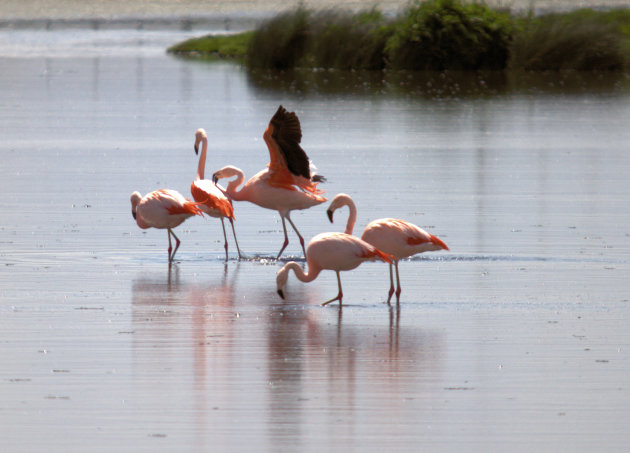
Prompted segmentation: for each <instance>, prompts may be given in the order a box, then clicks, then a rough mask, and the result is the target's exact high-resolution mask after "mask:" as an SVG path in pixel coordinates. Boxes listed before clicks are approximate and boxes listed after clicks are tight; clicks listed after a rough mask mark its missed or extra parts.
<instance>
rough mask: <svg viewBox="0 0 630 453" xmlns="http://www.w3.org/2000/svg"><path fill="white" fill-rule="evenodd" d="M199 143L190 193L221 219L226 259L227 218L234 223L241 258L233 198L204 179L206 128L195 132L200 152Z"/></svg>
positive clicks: (239, 252) (211, 213)
mask: <svg viewBox="0 0 630 453" xmlns="http://www.w3.org/2000/svg"><path fill="white" fill-rule="evenodd" d="M199 143H201V154H200V155H199V164H198V165H197V177H196V178H195V180H194V181H193V182H192V184H191V185H190V193H191V194H192V196H193V198H194V199H195V201H197V202H198V203H199V208H200V209H201V210H202V211H203V212H205V213H206V214H208V215H209V216H211V217H215V218H219V219H221V227H222V228H223V239H224V240H225V243H224V244H225V245H224V248H225V260H226V261H227V259H228V241H227V234H226V233H225V222H224V220H223V219H225V218H227V219H228V220H229V222H230V225H232V234H233V235H234V242H235V243H236V250H237V251H238V257H239V259H240V258H241V249H240V248H239V246H238V240H237V239H236V230H235V229H234V208H233V207H232V200H230V198H229V197H228V196H227V195H226V194H225V191H224V190H223V188H221V187H220V186H219V185H217V184H216V183H215V182H214V181H210V180H208V179H204V174H205V168H206V155H207V152H208V135H207V134H206V131H205V130H204V129H197V131H196V132H195V153H198V152H199Z"/></svg>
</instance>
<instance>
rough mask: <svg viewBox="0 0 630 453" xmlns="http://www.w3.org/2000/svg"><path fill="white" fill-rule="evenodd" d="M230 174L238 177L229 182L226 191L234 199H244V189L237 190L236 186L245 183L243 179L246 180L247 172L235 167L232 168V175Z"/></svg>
mask: <svg viewBox="0 0 630 453" xmlns="http://www.w3.org/2000/svg"><path fill="white" fill-rule="evenodd" d="M230 176H236V178H234V179H233V180H231V181H230V182H228V185H227V188H226V189H225V191H226V192H227V194H228V195H229V196H230V197H231V198H232V199H233V200H236V201H243V200H244V199H245V196H244V194H243V193H242V192H243V190H242V189H241V190H240V191H237V190H236V188H237V187H238V186H240V185H241V184H243V181H245V173H243V171H242V170H240V169H238V168H234V169H233V170H232V175H230Z"/></svg>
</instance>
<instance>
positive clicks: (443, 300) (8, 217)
mask: <svg viewBox="0 0 630 453" xmlns="http://www.w3.org/2000/svg"><path fill="white" fill-rule="evenodd" d="M2 33H3V35H2V38H3V39H2V40H0V42H1V43H3V44H2V45H0V67H2V68H3V69H2V71H0V135H1V136H2V137H3V140H2V142H1V143H0V157H1V162H2V164H1V165H2V166H1V167H0V174H1V177H0V193H2V194H3V195H2V199H1V201H0V212H2V222H1V225H0V357H2V362H1V363H2V365H1V366H0V426H2V436H0V450H1V451H3V452H23V451H24V452H27V451H28V452H30V451H43V450H45V451H50V452H75V451H76V452H91V451H94V452H97V451H99V452H100V451H111V450H114V449H122V450H124V451H134V452H135V451H152V452H155V451H191V452H192V451H194V452H198V451H205V450H212V451H252V450H256V451H300V452H303V451H307V452H308V451H313V452H320V451H326V450H333V449H335V450H341V451H382V450H384V449H387V450H388V451H418V450H423V451H523V452H529V451H532V450H535V451H550V452H551V451H554V452H556V451H572V452H580V451H585V452H586V451H623V450H624V449H626V448H627V445H628V441H629V440H630V437H629V436H630V435H629V434H628V430H627V421H628V419H629V417H630V388H629V387H628V384H627V382H628V370H629V369H630V355H629V353H628V351H629V347H630V346H629V345H630V330H629V329H628V319H629V315H630V306H629V303H630V299H629V296H628V294H630V283H628V279H627V276H628V272H629V271H630V261H629V259H628V256H630V212H629V211H628V209H627V202H628V200H629V199H630V186H628V184H627V181H628V178H629V176H630V154H628V153H627V144H628V143H629V142H630V132H629V129H628V128H627V124H628V120H629V119H630V110H629V109H628V105H630V104H629V103H628V100H629V99H630V87H629V86H628V82H627V81H626V80H625V78H623V77H621V78H615V77H612V78H605V77H604V78H602V77H596V78H591V79H589V78H588V77H585V78H584V79H581V80H579V81H578V82H576V84H575V85H572V84H571V83H570V81H569V80H566V81H562V83H558V81H557V80H556V81H555V82H554V81H549V80H547V81H545V82H544V83H539V84H538V85H531V86H526V87H525V86H523V85H520V84H519V83H514V82H506V83H505V85H504V86H502V87H500V88H499V89H498V90H497V91H496V94H492V93H491V92H490V91H488V92H484V93H482V94H476V95H466V94H465V93H464V94H462V95H461V96H455V97H452V96H451V97H448V96H447V97H440V96H437V97H436V96H435V95H434V94H435V93H436V91H429V92H421V91H420V90H416V91H404V90H402V89H401V90H396V89H394V88H393V87H392V86H391V85H387V84H386V85H379V86H377V87H376V88H375V89H373V90H372V89H369V88H367V87H366V86H365V85H363V84H362V83H358V84H356V85H353V88H352V89H350V90H349V91H347V90H346V91H339V90H338V89H336V88H335V86H333V85H334V83H333V82H334V78H333V77H332V76H328V77H325V76H324V77H322V78H319V79H317V83H316V86H314V87H313V82H312V81H311V80H308V79H307V80H306V81H305V82H303V83H304V84H303V85H302V86H301V88H302V89H296V86H295V84H290V83H289V84H286V85H283V84H282V83H281V81H280V80H275V81H272V82H269V83H261V82H260V81H258V80H252V79H251V78H249V77H248V75H247V74H246V73H245V72H244V71H243V70H242V69H240V68H238V67H236V66H233V65H230V64H223V63H219V64H212V65H208V64H200V63H196V62H188V61H184V60H177V59H173V58H169V57H167V56H166V55H164V52H163V49H164V47H165V43H167V42H168V41H170V40H178V39H180V38H181V36H182V35H184V34H185V33H186V32H183V31H182V32H169V31H164V32H156V33H153V32H148V31H142V30H134V31H133V33H131V34H129V32H128V31H119V32H112V31H107V32H105V31H83V32H72V33H61V32H54V33H53V34H49V35H43V34H40V33H42V32H32V33H27V34H19V33H18V34H16V33H11V32H6V31H5V32H2ZM44 38H45V39H44ZM76 43H81V46H82V47H81V48H80V51H78V54H77V50H76V48H75V47H74V46H75V45H76ZM20 46H22V47H20ZM24 46H26V47H29V48H31V49H34V50H32V51H31V53H30V54H28V55H26V56H24V53H19V52H16V51H15V49H16V48H18V47H19V48H21V49H23V48H24ZM73 49H74V50H73ZM73 52H74V53H73ZM20 55H21V56H20ZM433 83H435V82H433ZM521 83H522V82H521ZM426 85H427V84H426V83H424V84H423V86H425V87H426ZM464 85H465V84H464V82H463V81H462V82H461V84H460V86H464ZM309 87H311V88H309ZM432 93H433V94H432ZM281 103H282V104H283V105H285V106H286V107H287V108H289V109H290V110H296V111H297V112H298V115H299V116H300V119H301V121H302V126H303V133H304V139H303V145H304V147H305V149H306V150H307V152H308V153H309V156H310V157H311V158H312V159H313V161H314V163H315V164H316V165H317V166H318V168H319V170H320V171H321V173H322V174H324V175H326V176H327V177H328V182H327V183H326V184H325V186H324V188H325V189H326V191H327V194H328V195H329V196H331V197H332V196H333V195H334V194H336V193H338V192H342V191H343V192H347V193H350V194H351V195H353V197H354V198H355V201H356V202H357V205H358V207H359V221H358V224H357V229H359V230H360V229H361V228H362V227H363V226H364V225H365V224H367V222H368V221H369V220H372V219H375V218H378V217H383V216H397V217H401V218H405V219H408V220H410V221H413V222H414V223H417V224H418V225H420V226H422V227H423V228H425V229H427V230H428V231H430V232H431V233H433V234H436V235H437V236H439V237H440V238H442V239H443V240H444V241H445V242H446V243H447V244H448V245H449V246H450V247H451V252H448V253H433V254H425V256H423V257H418V258H414V259H413V260H408V261H405V262H403V263H402V264H401V277H402V279H403V293H402V298H401V304H400V306H399V307H396V306H393V307H388V306H387V305H386V304H385V303H384V300H385V298H386V294H387V289H388V276H387V268H386V267H385V266H382V265H379V264H377V263H368V264H365V265H363V266H361V267H360V268H358V269H357V270H356V271H353V272H349V273H345V274H344V275H343V277H342V278H343V284H344V294H345V298H344V306H343V308H342V309H339V307H338V306H336V305H331V306H327V307H321V306H319V303H320V302H322V301H323V300H326V299H328V298H330V297H332V296H333V295H334V294H335V293H336V290H337V283H336V279H335V276H334V274H332V273H330V272H328V273H326V272H324V273H322V274H321V276H320V277H319V278H318V279H317V280H316V281H315V282H313V283H310V284H302V283H300V282H297V281H296V280H295V279H294V278H291V280H290V281H289V285H288V287H287V290H286V294H287V300H286V301H282V300H281V299H279V298H278V296H277V294H276V288H275V273H276V271H277V270H278V269H279V267H280V266H281V265H282V262H280V263H278V262H275V261H274V260H273V259H272V258H273V256H274V255H275V253H276V252H277V250H278V249H279V247H280V245H281V242H282V228H281V224H280V221H279V218H278V215H277V214H275V213H273V212H268V211H265V210H262V209H260V208H257V207H255V206H251V205H249V204H246V203H240V204H237V206H236V216H237V223H236V228H237V233H238V235H239V241H240V244H241V247H242V249H243V251H244V252H245V253H246V254H247V255H249V256H250V257H251V258H252V259H250V260H245V261H242V262H237V261H236V260H235V259H234V258H235V253H234V248H233V245H232V242H231V243H230V246H231V249H230V250H231V259H230V261H229V262H228V263H227V264H225V263H224V262H223V239H222V233H221V227H220V225H219V223H218V221H216V220H214V219H198V218H196V219H191V220H189V221H188V222H186V223H185V224H184V225H182V226H181V227H179V228H178V229H177V233H178V235H179V237H180V238H181V239H182V245H181V247H180V250H179V251H178V255H177V263H176V264H174V265H173V266H171V267H170V268H169V266H168V264H167V252H166V247H167V238H166V233H165V232H164V231H157V230H147V231H142V230H140V229H139V228H137V226H136V225H135V223H134V221H133V219H132V217H131V212H130V204H129V194H130V193H131V192H132V191H133V190H140V191H141V192H143V193H146V192H148V191H151V190H154V189H157V188H159V187H170V188H174V189H177V190H179V191H181V192H182V193H187V191H188V187H189V185H190V182H191V180H192V178H193V177H194V173H195V169H196V165H197V156H195V154H194V152H193V149H192V145H193V133H194V130H195V129H196V128H197V127H205V128H206V129H207V130H208V131H209V133H210V136H211V141H210V148H209V156H208V164H207V166H208V172H210V171H212V170H213V169H216V168H219V167H221V166H223V165H227V164H234V165H237V166H240V167H241V168H243V169H244V171H245V173H246V175H253V174H254V172H255V171H257V170H259V169H261V168H262V167H263V166H264V165H265V164H266V162H267V160H266V159H267V157H268V155H267V151H266V149H265V147H264V144H263V142H262V132H263V130H264V128H265V126H266V124H267V122H268V120H269V117H270V115H271V114H272V113H273V112H274V111H275V109H276V108H277V106H278V104H281ZM325 207H326V206H321V207H317V208H313V209H311V210H308V211H305V212H301V213H296V214H295V215H294V216H293V219H294V221H295V222H296V224H297V225H298V227H299V228H300V230H301V231H302V233H303V234H304V236H305V237H306V238H310V237H312V236H314V235H315V234H317V233H319V232H322V231H340V230H342V228H343V220H344V215H343V214H342V212H340V213H339V215H338V216H337V217H336V221H335V224H333V225H331V224H330V223H329V222H328V220H327V218H326V215H325ZM290 239H291V244H290V246H289V248H288V250H287V251H288V254H287V259H297V260H301V259H302V257H301V252H300V248H299V245H298V243H297V240H296V238H295V236H291V237H290Z"/></svg>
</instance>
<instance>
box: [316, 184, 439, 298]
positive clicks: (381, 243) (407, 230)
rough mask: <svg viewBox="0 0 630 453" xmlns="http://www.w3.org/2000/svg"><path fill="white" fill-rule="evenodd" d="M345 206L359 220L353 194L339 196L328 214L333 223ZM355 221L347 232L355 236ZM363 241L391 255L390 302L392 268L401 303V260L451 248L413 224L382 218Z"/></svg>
mask: <svg viewBox="0 0 630 453" xmlns="http://www.w3.org/2000/svg"><path fill="white" fill-rule="evenodd" d="M342 206H348V208H349V209H350V218H351V219H353V220H356V217H357V208H356V206H355V204H354V202H353V201H352V198H350V196H349V195H346V194H339V195H337V196H336V197H335V198H334V199H333V201H332V202H331V203H330V207H329V208H328V210H327V211H326V212H327V214H328V218H329V219H330V221H331V222H332V220H333V212H335V210H336V209H339V208H340V207H342ZM353 228H354V221H353V222H352V224H351V223H350V222H348V225H347V226H346V233H347V234H352V230H353ZM361 239H363V240H364V241H365V242H367V243H369V244H372V245H373V246H374V247H376V248H378V249H379V250H381V251H383V252H385V253H388V254H390V255H391V256H392V257H393V262H391V263H389V281H390V288H389V296H388V298H387V303H389V301H390V300H391V298H392V295H393V294H394V277H393V272H392V265H393V267H394V268H395V269H396V301H397V302H398V301H400V293H401V291H402V290H401V286H400V276H399V274H398V261H400V260H401V259H403V258H407V257H409V256H412V255H416V254H418V253H423V252H429V251H436V250H449V248H448V246H447V245H446V244H445V243H444V242H443V241H442V240H441V239H439V238H437V237H435V236H433V235H432V234H430V233H427V232H426V231H425V230H423V229H422V228H420V227H419V226H417V225H414V224H413V223H410V222H406V221H404V220H400V219H389V218H388V219H378V220H374V221H373V222H370V223H369V224H368V225H367V226H366V227H365V230H363V234H362V235H361Z"/></svg>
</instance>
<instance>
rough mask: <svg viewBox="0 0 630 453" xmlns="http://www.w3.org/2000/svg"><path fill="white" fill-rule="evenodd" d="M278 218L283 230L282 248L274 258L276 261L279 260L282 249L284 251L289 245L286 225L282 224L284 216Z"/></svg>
mask: <svg viewBox="0 0 630 453" xmlns="http://www.w3.org/2000/svg"><path fill="white" fill-rule="evenodd" d="M280 218H281V219H282V229H283V230H284V244H282V248H281V249H280V252H279V253H278V256H276V259H277V260H278V259H280V255H282V252H284V249H286V248H287V245H289V236H288V235H287V225H286V224H285V222H284V216H280Z"/></svg>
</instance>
